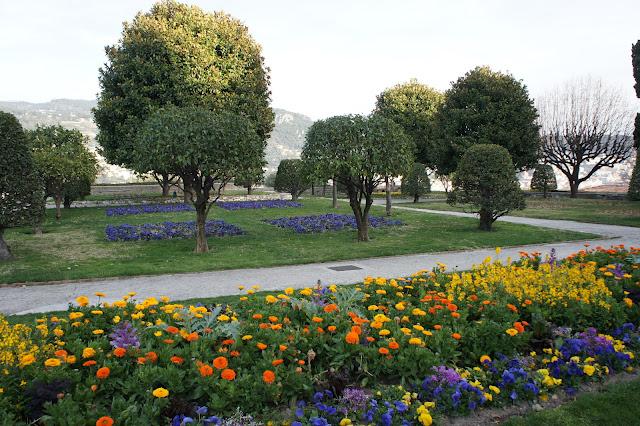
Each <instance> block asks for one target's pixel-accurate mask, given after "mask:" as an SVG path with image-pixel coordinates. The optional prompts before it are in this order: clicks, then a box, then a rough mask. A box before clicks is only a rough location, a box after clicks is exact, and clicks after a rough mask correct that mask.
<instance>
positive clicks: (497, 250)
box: [496, 247, 502, 255]
mask: <svg viewBox="0 0 640 426" xmlns="http://www.w3.org/2000/svg"><path fill="white" fill-rule="evenodd" d="M501 252H502V248H500V247H496V254H497V255H499V254H500V253H501Z"/></svg>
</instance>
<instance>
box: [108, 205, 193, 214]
mask: <svg viewBox="0 0 640 426" xmlns="http://www.w3.org/2000/svg"><path fill="white" fill-rule="evenodd" d="M193 210H194V208H193V206H192V205H190V204H185V203H170V204H169V203H168V204H144V205H141V206H122V207H112V208H108V209H107V210H106V211H105V213H106V214H107V216H129V215H135V214H147V213H174V212H186V211H193Z"/></svg>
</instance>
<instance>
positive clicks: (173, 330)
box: [167, 325, 180, 334]
mask: <svg viewBox="0 0 640 426" xmlns="http://www.w3.org/2000/svg"><path fill="white" fill-rule="evenodd" d="M178 332H180V330H178V328H177V327H174V326H172V325H170V326H169V327H167V333H170V334H177V333H178Z"/></svg>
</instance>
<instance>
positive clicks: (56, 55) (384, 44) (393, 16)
mask: <svg viewBox="0 0 640 426" xmlns="http://www.w3.org/2000/svg"><path fill="white" fill-rule="evenodd" d="M189 3H191V4H196V5H198V6H200V7H201V8H203V9H204V10H206V11H215V10H224V11H225V12H227V13H230V14H231V15H233V16H235V17H236V18H239V19H240V20H241V21H243V22H244V23H245V24H246V25H247V26H248V27H249V31H250V33H251V34H252V36H253V37H254V39H255V40H256V41H257V42H258V43H260V44H261V45H262V47H263V54H264V57H265V62H266V65H267V66H268V67H269V68H270V69H271V81H272V84H271V91H272V105H273V106H274V107H278V108H284V109H287V110H289V111H294V112H298V113H302V114H305V115H307V116H309V117H311V118H313V119H319V118H324V117H328V116H332V115H337V114H347V113H360V114H366V113H369V112H370V111H371V110H372V108H373V107H374V104H375V98H376V95H377V94H378V93H380V92H381V91H382V90H384V89H385V88H388V87H391V86H393V85H395V84H397V83H400V82H403V81H407V80H409V79H410V78H416V79H418V80H419V81H420V82H422V83H425V84H428V85H430V86H432V87H435V88H436V89H440V90H446V89H447V88H448V87H449V85H450V83H451V81H453V80H456V79H457V78H458V77H460V76H462V75H464V73H466V72H467V71H469V70H470V69H472V68H474V67H476V66H479V65H488V66H490V67H491V68H493V69H495V70H500V71H506V72H510V73H511V74H513V75H514V77H516V78H517V79H519V80H522V81H523V82H524V83H525V84H526V85H527V87H528V88H529V92H530V94H531V96H532V97H536V96H542V95H543V94H545V93H546V92H548V91H551V90H553V89H554V88H556V87H558V86H559V85H561V84H562V83H564V82H565V81H567V80H571V79H574V78H577V77H583V76H591V77H595V78H601V79H602V80H603V81H605V82H606V83H607V84H609V85H612V86H614V87H616V88H619V89H620V90H622V92H623V93H624V95H625V96H626V97H627V98H628V100H629V102H630V103H633V104H634V105H636V106H637V105H638V102H637V101H636V100H635V94H634V90H633V84H634V80H633V76H632V70H631V44H632V43H634V42H636V41H637V40H639V39H640V25H639V23H640V1H639V0H608V1H603V0H595V1H594V0H582V1H575V0H553V1H549V0H538V1H535V2H533V1H526V2H525V1H522V0H482V1H481V0H477V1H471V0H466V1H462V0H459V1H458V0H449V1H445V0H440V1H428V0H422V1H410V0H395V1H387V0H368V1H364V0H363V1H355V0H353V1H349V0H342V1H334V0H316V1H305V0H297V1H295V0H271V1H265V0H235V1H232V0H216V1H206V0H197V1H196V0H193V1H190V2H189ZM151 4H153V1H151V0H56V1H52V0H20V1H18V0H0V100H5V101H8V100H21V101H29V102H46V101H48V100H50V99H56V98H71V99H95V98H96V96H97V94H98V92H99V84H98V69H99V68H100V67H101V66H102V65H103V64H104V62H105V60H106V57H105V55H104V47H105V46H106V45H111V44H114V43H117V42H118V39H119V38H120V34H121V31H122V23H123V22H124V21H130V20H131V19H132V18H133V17H134V16H135V14H136V13H137V12H138V11H147V10H149V8H150V6H151Z"/></svg>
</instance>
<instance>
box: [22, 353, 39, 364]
mask: <svg viewBox="0 0 640 426" xmlns="http://www.w3.org/2000/svg"><path fill="white" fill-rule="evenodd" d="M35 361H36V357H35V356H33V354H27V355H24V356H22V358H20V367H26V366H27V365H31V364H33V363H34V362H35Z"/></svg>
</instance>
